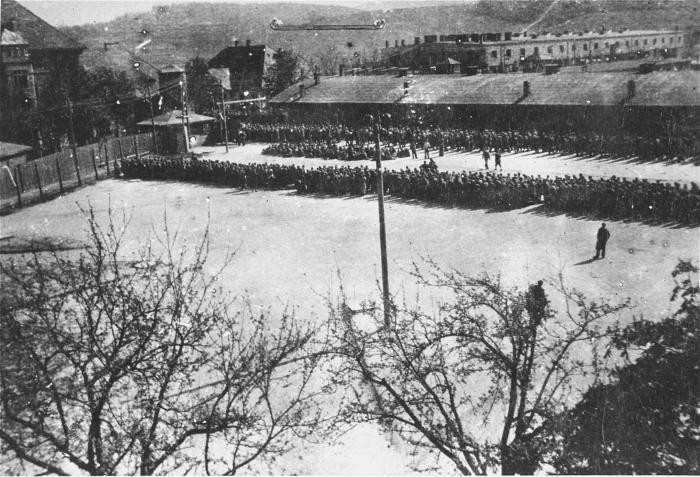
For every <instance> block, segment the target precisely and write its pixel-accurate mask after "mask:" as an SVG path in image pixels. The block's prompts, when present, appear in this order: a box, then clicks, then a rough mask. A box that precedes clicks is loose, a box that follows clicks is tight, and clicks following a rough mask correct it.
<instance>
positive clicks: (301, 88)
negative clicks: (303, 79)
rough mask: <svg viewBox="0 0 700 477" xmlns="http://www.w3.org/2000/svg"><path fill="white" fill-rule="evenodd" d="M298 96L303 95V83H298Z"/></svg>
mask: <svg viewBox="0 0 700 477" xmlns="http://www.w3.org/2000/svg"><path fill="white" fill-rule="evenodd" d="M299 97H300V98H302V97H304V85H303V84H300V85H299Z"/></svg>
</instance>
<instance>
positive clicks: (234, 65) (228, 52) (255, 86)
mask: <svg viewBox="0 0 700 477" xmlns="http://www.w3.org/2000/svg"><path fill="white" fill-rule="evenodd" d="M274 63H275V50H273V49H272V48H269V47H267V46H265V45H251V44H250V40H247V41H246V44H245V46H242V45H241V46H239V45H238V41H236V42H235V43H234V46H229V47H227V48H224V49H223V50H221V51H220V52H219V53H218V54H217V55H216V56H215V57H214V58H212V59H211V60H209V63H208V64H207V66H208V67H209V68H212V69H213V68H227V69H228V70H229V78H230V84H231V89H230V94H231V97H232V98H234V99H244V98H247V97H257V96H262V91H263V88H264V87H265V75H266V73H267V71H268V69H269V68H270V66H272V65H273V64H274Z"/></svg>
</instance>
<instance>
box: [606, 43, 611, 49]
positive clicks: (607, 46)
mask: <svg viewBox="0 0 700 477" xmlns="http://www.w3.org/2000/svg"><path fill="white" fill-rule="evenodd" d="M605 48H606V49H608V48H610V43H608V42H607V41H606V42H605Z"/></svg>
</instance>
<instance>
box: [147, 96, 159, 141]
mask: <svg viewBox="0 0 700 477" xmlns="http://www.w3.org/2000/svg"><path fill="white" fill-rule="evenodd" d="M146 94H147V95H148V109H150V110H151V134H152V135H153V149H154V150H155V151H156V154H158V141H157V140H156V120H155V118H154V117H153V96H151V85H150V84H148V83H146Z"/></svg>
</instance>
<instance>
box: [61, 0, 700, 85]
mask: <svg viewBox="0 0 700 477" xmlns="http://www.w3.org/2000/svg"><path fill="white" fill-rule="evenodd" d="M697 6H698V4H697V2H696V1H695V0H677V1H676V0H654V1H643V0H602V1H592V0H565V1H560V2H557V3H555V4H554V5H553V6H552V2H551V0H532V1H528V2H524V1H521V0H501V1H491V0H489V1H485V0H482V1H479V2H474V3H462V4H453V5H449V4H448V5H443V4H438V5H433V6H422V7H412V8H396V9H393V10H388V11H386V10H384V11H378V10H377V11H363V10H360V9H356V8H346V7H340V6H330V5H310V4H298V3H297V4H285V3H260V4H225V3H196V4H195V3H193V4H175V5H169V6H161V7H156V8H154V9H153V10H152V11H150V12H148V13H139V14H134V15H124V16H122V17H119V18H116V19H114V20H113V21H110V22H108V23H101V24H92V25H88V26H77V27H69V28H65V29H64V30H65V31H67V32H68V33H70V34H71V35H73V36H74V37H76V38H77V39H79V40H80V41H82V42H83V44H85V45H86V46H87V47H88V50H87V51H86V52H85V53H84V54H83V57H82V58H83V62H84V64H85V65H86V66H87V67H94V66H98V65H108V66H112V67H115V68H118V69H127V68H128V67H129V65H130V64H131V60H130V55H129V54H128V53H126V52H125V51H124V50H125V49H129V50H131V51H133V48H134V47H135V46H136V45H138V44H140V43H142V42H143V41H145V40H151V41H150V43H149V44H148V45H147V46H146V47H145V48H143V49H142V50H140V52H139V55H140V56H141V57H142V58H144V59H145V60H146V61H148V62H150V63H153V64H154V65H156V66H158V67H160V66H163V65H166V64H168V63H175V64H184V62H185V61H187V60H188V59H190V58H192V57H194V56H202V57H204V58H211V57H212V56H213V55H215V54H216V53H217V52H218V51H219V50H221V49H222V48H224V47H226V46H229V45H231V44H233V41H234V39H238V40H239V41H240V42H241V44H243V43H244V42H245V40H246V39H250V40H251V42H252V43H253V44H260V43H264V44H267V45H269V46H271V47H273V48H284V49H291V50H294V51H296V52H298V53H300V54H302V55H303V56H304V57H305V58H307V59H308V60H309V62H310V63H314V64H319V65H320V66H321V68H322V69H324V70H326V71H327V72H329V71H331V70H334V69H335V68H337V64H338V63H339V62H342V61H348V60H350V59H352V58H353V56H354V55H355V54H357V55H358V56H359V57H360V58H362V57H364V58H366V59H368V60H371V59H373V58H376V57H377V55H378V49H381V48H383V47H384V45H385V41H389V42H390V44H391V45H393V44H394V41H395V40H401V39H404V40H406V42H407V43H410V42H412V41H413V37H414V36H423V35H427V34H446V33H456V32H490V31H509V30H512V31H518V30H523V29H528V30H529V31H533V32H534V31H540V32H541V31H563V30H571V31H576V30H594V29H595V30H598V29H601V28H608V29H621V28H628V29H652V28H673V27H675V26H680V27H681V28H686V27H692V26H696V25H698V24H700V17H699V16H698V8H697ZM545 12H546V14H545V15H543V13H545ZM275 17H276V18H279V19H280V20H282V21H284V22H285V23H288V24H293V23H305V22H317V23H369V22H371V21H373V20H375V19H377V18H384V19H385V20H386V21H387V27H386V28H385V29H384V30H382V31H364V32H357V31H355V32H352V31H350V32H337V31H333V32H276V31H273V30H271V29H270V28H269V23H270V21H271V19H272V18H275ZM103 42H120V45H118V46H110V47H109V48H108V51H105V50H104V47H103Z"/></svg>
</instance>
